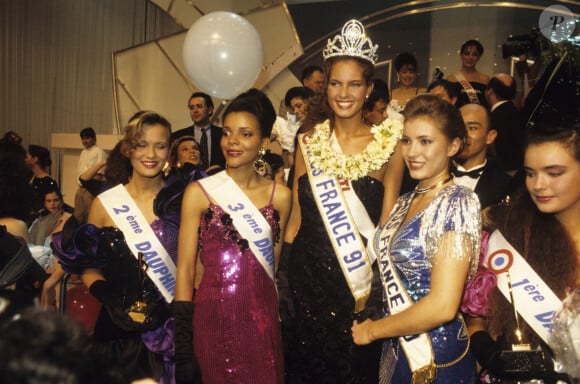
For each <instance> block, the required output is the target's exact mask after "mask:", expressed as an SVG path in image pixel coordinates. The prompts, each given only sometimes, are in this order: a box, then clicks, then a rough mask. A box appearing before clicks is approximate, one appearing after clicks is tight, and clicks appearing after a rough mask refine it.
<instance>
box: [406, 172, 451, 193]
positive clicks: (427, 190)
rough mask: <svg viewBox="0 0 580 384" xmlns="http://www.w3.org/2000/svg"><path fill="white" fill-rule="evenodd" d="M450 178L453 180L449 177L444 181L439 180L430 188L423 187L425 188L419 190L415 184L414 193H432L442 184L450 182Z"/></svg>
mask: <svg viewBox="0 0 580 384" xmlns="http://www.w3.org/2000/svg"><path fill="white" fill-rule="evenodd" d="M452 178H453V176H449V177H448V178H446V179H445V180H439V181H438V182H437V183H435V184H433V185H431V186H430V187H425V188H419V185H418V184H417V186H416V187H415V193H427V192H429V191H432V190H434V189H435V188H439V187H440V186H442V185H443V184H446V183H448V182H450V181H451V179H452Z"/></svg>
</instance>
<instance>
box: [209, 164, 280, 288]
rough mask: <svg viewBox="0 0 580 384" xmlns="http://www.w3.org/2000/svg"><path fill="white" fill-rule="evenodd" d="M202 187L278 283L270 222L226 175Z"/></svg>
mask: <svg viewBox="0 0 580 384" xmlns="http://www.w3.org/2000/svg"><path fill="white" fill-rule="evenodd" d="M198 183H200V184H201V185H202V186H203V188H204V189H205V190H206V192H207V193H209V194H210V195H211V197H213V198H214V200H215V201H216V202H217V203H218V204H219V206H220V207H222V209H223V210H224V211H226V212H227V213H228V214H229V215H230V216H231V217H232V221H233V223H234V227H236V229H237V230H238V232H239V233H240V235H242V237H243V238H244V239H246V240H248V245H249V247H250V249H251V250H252V253H253V254H254V256H255V257H256V260H258V262H259V263H260V264H261V265H262V267H263V268H264V270H265V271H266V273H267V274H268V276H269V277H270V278H271V279H272V281H275V280H274V244H273V243H272V238H273V235H272V228H270V225H269V224H268V221H267V220H266V218H265V217H264V216H262V214H261V213H260V211H259V210H258V209H257V208H256V206H255V205H254V204H253V203H252V201H251V200H250V199H249V198H248V196H246V194H245V193H244V191H242V190H241V189H240V187H238V185H237V184H236V183H235V182H234V180H233V179H232V178H231V177H229V176H228V174H227V173H226V171H221V172H219V173H217V174H215V175H213V176H210V177H206V178H203V179H200V180H198Z"/></svg>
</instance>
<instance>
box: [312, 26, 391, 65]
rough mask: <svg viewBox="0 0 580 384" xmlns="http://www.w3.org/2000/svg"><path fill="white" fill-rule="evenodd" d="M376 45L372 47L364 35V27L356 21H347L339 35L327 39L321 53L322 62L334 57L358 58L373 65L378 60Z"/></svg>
mask: <svg viewBox="0 0 580 384" xmlns="http://www.w3.org/2000/svg"><path fill="white" fill-rule="evenodd" d="M378 48H379V46H378V45H374V46H373V43H372V41H371V39H369V38H368V37H367V35H366V33H365V27H364V26H363V25H362V23H361V22H360V21H358V20H349V21H347V22H346V24H344V26H343V27H342V31H341V33H340V35H336V36H334V38H333V39H332V40H330V39H328V43H327V44H326V48H325V49H324V50H323V51H322V57H323V58H324V60H328V59H329V58H331V57H335V56H354V57H360V58H361V59H365V60H368V61H370V62H371V63H373V64H374V63H375V62H376V61H377V59H378V58H379V57H378V55H377V49H378Z"/></svg>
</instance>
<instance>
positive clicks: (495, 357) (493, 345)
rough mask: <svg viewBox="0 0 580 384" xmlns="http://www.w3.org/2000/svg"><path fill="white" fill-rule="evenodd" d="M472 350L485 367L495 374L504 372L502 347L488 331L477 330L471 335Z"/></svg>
mask: <svg viewBox="0 0 580 384" xmlns="http://www.w3.org/2000/svg"><path fill="white" fill-rule="evenodd" d="M471 350H472V351H473V355H474V356H475V359H476V360H477V362H478V363H479V364H480V365H481V367H482V368H483V369H487V370H489V371H491V372H492V373H493V374H498V373H500V372H503V363H502V361H501V359H500V357H499V355H500V351H501V348H500V347H499V344H498V343H497V342H496V341H495V340H494V339H493V338H492V337H491V336H490V335H489V333H488V332H487V331H477V332H475V333H474V334H473V335H471Z"/></svg>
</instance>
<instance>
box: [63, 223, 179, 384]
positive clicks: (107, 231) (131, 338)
mask: <svg viewBox="0 0 580 384" xmlns="http://www.w3.org/2000/svg"><path fill="white" fill-rule="evenodd" d="M69 232H70V234H69ZM71 235H72V238H68V236H71ZM53 244H54V248H55V251H56V252H55V253H56V254H57V256H58V258H59V260H60V262H61V265H62V266H63V269H65V271H67V272H69V273H80V272H82V270H83V269H84V268H100V269H102V271H103V275H104V277H105V278H106V280H107V282H109V283H110V284H111V286H112V289H113V291H114V295H115V296H116V298H117V299H118V301H119V304H120V306H121V308H122V309H123V310H127V309H128V308H129V307H130V306H131V305H132V304H133V303H135V301H136V300H138V299H139V300H142V301H144V302H145V303H147V304H148V306H149V308H150V309H151V311H152V313H151V317H150V320H149V321H147V323H146V324H143V327H142V329H139V330H127V329H123V328H122V327H120V326H119V325H117V324H116V323H115V322H114V321H113V320H112V318H111V316H112V315H111V314H110V313H109V312H108V311H107V310H106V309H105V307H104V306H103V307H102V308H101V311H100V312H99V315H98V318H97V321H96V323H95V328H94V332H93V351H94V353H95V357H96V358H97V359H99V360H100V361H99V362H98V363H99V364H101V365H104V366H110V367H112V369H113V370H115V371H117V372H119V373H120V374H121V376H122V377H123V378H124V379H125V380H127V381H129V382H130V381H133V380H136V379H142V378H145V377H152V378H155V379H159V378H160V377H161V375H162V374H163V372H164V365H163V356H162V355H161V354H159V353H154V352H152V351H150V350H149V349H147V347H146V346H145V344H144V342H143V341H142V333H143V332H146V331H153V330H155V329H157V328H158V327H160V326H162V325H163V324H164V322H165V321H166V320H167V318H168V317H169V309H168V305H167V303H166V302H165V300H164V298H163V296H162V295H161V293H160V292H159V290H158V289H157V287H155V285H154V283H153V282H152V281H151V280H150V279H149V278H148V277H147V276H146V275H145V277H144V279H142V277H141V275H140V274H139V266H138V262H137V259H136V258H135V257H134V256H133V255H132V254H131V251H130V250H129V248H128V246H127V244H126V242H125V237H124V236H123V233H122V232H121V231H120V230H118V229H117V228H113V227H104V228H97V227H95V226H94V225H90V224H88V225H82V226H80V227H79V228H78V229H76V230H70V231H69V230H68V228H65V231H64V234H63V233H62V232H61V233H58V234H56V235H55V236H54V237H53ZM73 244H74V245H73Z"/></svg>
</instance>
